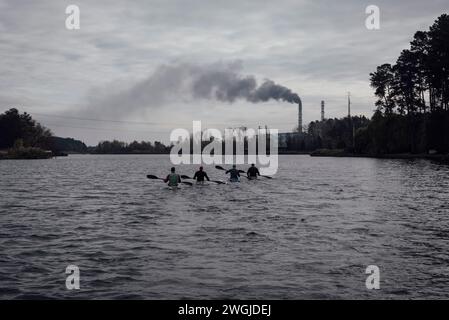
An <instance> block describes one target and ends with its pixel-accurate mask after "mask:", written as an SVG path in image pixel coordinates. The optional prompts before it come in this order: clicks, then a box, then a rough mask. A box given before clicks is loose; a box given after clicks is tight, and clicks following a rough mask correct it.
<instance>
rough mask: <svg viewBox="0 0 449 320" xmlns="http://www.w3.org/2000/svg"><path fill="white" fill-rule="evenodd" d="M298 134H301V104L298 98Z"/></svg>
mask: <svg viewBox="0 0 449 320" xmlns="http://www.w3.org/2000/svg"><path fill="white" fill-rule="evenodd" d="M298 132H299V133H301V132H302V102H301V99H300V98H299V97H298Z"/></svg>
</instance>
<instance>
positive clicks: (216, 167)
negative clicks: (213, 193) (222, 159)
mask: <svg viewBox="0 0 449 320" xmlns="http://www.w3.org/2000/svg"><path fill="white" fill-rule="evenodd" d="M215 169H218V170H225V168H223V167H222V166H215Z"/></svg>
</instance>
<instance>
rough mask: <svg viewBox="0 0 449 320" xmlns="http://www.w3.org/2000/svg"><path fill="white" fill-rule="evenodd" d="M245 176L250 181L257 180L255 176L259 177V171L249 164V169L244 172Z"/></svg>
mask: <svg viewBox="0 0 449 320" xmlns="http://www.w3.org/2000/svg"><path fill="white" fill-rule="evenodd" d="M246 175H247V176H248V178H250V179H257V176H260V172H259V169H257V168H256V165H255V164H254V163H253V164H251V167H250V168H249V169H248V171H247V172H246Z"/></svg>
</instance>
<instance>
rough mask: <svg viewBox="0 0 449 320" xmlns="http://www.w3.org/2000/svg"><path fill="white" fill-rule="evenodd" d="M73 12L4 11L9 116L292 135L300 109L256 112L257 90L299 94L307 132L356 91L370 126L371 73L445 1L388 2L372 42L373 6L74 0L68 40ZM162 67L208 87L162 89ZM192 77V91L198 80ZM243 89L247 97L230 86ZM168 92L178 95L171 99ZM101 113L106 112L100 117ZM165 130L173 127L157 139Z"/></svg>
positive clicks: (1, 88)
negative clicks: (259, 127) (215, 126)
mask: <svg viewBox="0 0 449 320" xmlns="http://www.w3.org/2000/svg"><path fill="white" fill-rule="evenodd" d="M72 3H73V1H66V0H62V1H56V0H41V1H30V0H0V59H1V61H2V63H1V64H0V74H1V77H0V112H2V111H4V110H6V109H7V108H9V107H12V106H17V107H21V108H22V109H26V110H27V111H29V112H31V113H32V112H33V111H34V112H36V113H48V114H60V115H61V114H62V115H64V114H68V115H75V114H79V113H81V112H82V110H89V111H87V112H86V114H85V115H84V116H85V117H89V116H92V117H93V116H96V117H97V116H101V117H102V118H108V119H109V118H112V119H117V118H123V120H144V121H151V122H161V123H163V122H165V123H172V125H171V126H172V127H173V126H182V125H185V123H186V121H190V120H191V118H192V117H195V118H196V119H198V118H200V119H202V120H204V121H206V120H207V121H210V122H214V123H215V122H217V123H218V122H220V123H222V124H223V125H237V124H246V123H250V122H251V121H254V110H257V120H258V123H260V124H268V125H271V126H275V127H277V128H279V129H281V130H284V131H286V130H290V129H291V128H293V126H294V125H295V123H296V108H291V107H289V106H286V107H285V108H284V104H285V103H278V102H276V101H272V100H269V101H267V102H264V103H259V104H258V105H257V106H256V105H254V104H253V102H254V101H258V100H257V98H255V97H254V95H253V94H254V92H255V91H254V90H256V89H255V88H262V89H266V88H273V86H272V85H273V83H271V82H266V84H263V83H264V79H271V80H272V81H274V83H276V84H281V85H282V86H283V87H285V88H290V89H291V92H292V93H293V92H299V93H300V96H301V99H302V100H303V101H302V102H303V110H304V121H305V122H308V121H312V120H315V119H319V117H320V101H321V100H325V101H326V114H327V116H329V117H339V116H342V115H344V114H345V112H346V106H345V96H346V92H347V91H351V93H352V97H353V99H352V102H353V111H354V113H357V114H365V115H367V116H369V115H371V113H372V110H373V108H374V107H373V101H374V99H373V93H372V90H371V88H370V87H369V82H368V78H369V72H371V71H373V70H374V68H375V67H376V66H377V65H379V64H382V63H384V62H394V60H395V58H396V57H397V56H398V54H399V53H400V51H401V50H402V49H403V48H406V47H407V46H408V42H409V41H410V39H411V37H412V36H413V33H414V32H415V31H416V30H420V29H421V30H422V29H427V28H428V26H429V25H431V24H432V23H433V21H434V19H435V18H436V17H437V16H439V15H440V14H442V13H443V12H445V11H447V1H446V0H445V1H442V0H434V1H431V2H422V1H420V0H400V1H386V0H379V1H376V3H375V4H376V5H378V6H379V7H380V13H381V29H380V30H378V31H370V30H367V29H366V28H365V18H366V14H365V8H366V6H368V5H370V4H373V3H372V2H371V1H360V0H345V1H325V0H314V1H312V0H308V1H305V0H280V1H259V0H247V1H234V0H229V1H226V2H223V1H204V0H170V1H166V0H151V1H147V0H145V1H144V0H136V1H133V2H132V3H130V2H129V1H125V0H114V1H105V0H99V1H87V0H77V1H76V3H77V5H79V7H80V9H81V29H80V30H78V31H69V30H66V29H65V18H66V14H65V8H66V6H68V5H69V4H72ZM216 61H223V66H222V68H229V62H231V65H232V64H233V63H232V62H233V61H242V62H243V66H244V69H238V68H240V67H239V66H234V68H237V69H235V70H234V71H233V72H234V74H233V73H232V72H231V73H226V72H221V73H220V72H218V73H217V72H216V73H215V74H213V72H212V73H211V72H210V66H212V65H214V63H215V62H216ZM161 66H165V67H161ZM181 66H183V67H181ZM204 66H209V67H204ZM164 68H168V69H170V68H184V69H183V70H181V71H182V72H187V73H188V72H189V69H191V68H199V69H200V71H201V72H203V80H204V81H199V82H198V85H196V86H195V85H194V86H193V87H189V86H187V88H186V86H185V81H184V80H183V79H186V78H183V77H181V78H180V79H177V78H173V77H166V78H164V76H166V75H167V74H169V73H170V72H168V73H165V75H164ZM168 69H167V70H168ZM203 69H204V70H203ZM219 70H221V69H219ZM165 71H166V70H165ZM178 71H179V70H178ZM246 75H253V76H249V77H248V76H246ZM235 76H236V77H237V78H233V77H235ZM154 77H156V78H157V79H158V81H156V82H155V79H156V78H154ZM186 77H187V78H188V79H190V80H189V81H187V82H188V83H190V84H192V83H193V84H194V83H195V79H196V78H195V77H192V76H191V75H187V76H186ZM211 79H212V80H211ZM256 80H257V81H256ZM152 81H153V82H152ZM164 81H168V82H169V83H164ZM208 81H209V82H208ZM236 81H238V83H239V86H238V87H233V86H232V85H230V83H237V82H236ZM167 85H172V88H177V90H174V91H173V93H172V94H170V92H167V91H166V88H167ZM161 86H162V87H161ZM283 87H275V88H278V89H280V90H278V93H279V95H278V97H279V98H280V99H282V97H283V94H285V93H287V94H289V92H288V91H286V90H285V89H284V88H283ZM149 88H151V90H150V89H149ZM259 93H261V94H262V93H264V92H262V91H261V92H259ZM268 96H270V94H269V95H268ZM195 97H201V99H195ZM256 97H263V95H256ZM209 98H211V99H210V100H209ZM232 99H236V100H235V101H234V103H233V104H232V105H230V104H229V101H232ZM261 100H263V99H261ZM12 104H13V105H12ZM287 105H288V104H287ZM94 106H96V107H95V108H93V107H94ZM108 106H110V107H111V109H108V108H107V107H108ZM142 106H144V108H141V107H142ZM88 107H89V108H88ZM103 107H104V108H103ZM156 107H158V108H156ZM255 108H256V109H255ZM95 110H102V112H101V113H100V112H99V113H98V114H91V112H95ZM122 110H128V111H130V112H122ZM148 110H151V111H148ZM211 110H214V112H211ZM124 115H126V116H124ZM236 119H240V121H241V122H240V123H238V122H237V120H236ZM39 120H40V121H42V122H43V123H44V124H48V125H49V126H51V125H50V124H52V125H54V124H56V125H59V126H58V127H56V126H54V131H55V133H57V134H60V135H64V136H75V137H79V138H82V139H84V140H86V142H88V143H96V142H97V141H98V140H100V139H105V138H110V137H112V136H113V137H117V138H122V139H125V140H130V139H134V138H136V139H149V138H151V137H152V134H151V133H150V134H148V133H142V134H135V133H131V132H127V131H125V130H130V131H131V130H135V131H138V129H139V128H134V127H131V125H130V126H128V127H126V128H123V127H114V126H112V125H109V126H106V125H104V126H105V127H104V128H99V129H101V130H110V131H100V130H90V129H89V130H85V129H76V127H82V126H86V127H87V126H88V124H87V123H79V122H75V121H69V120H66V121H65V122H62V121H56V120H52V121H50V120H49V119H47V118H40V119H39ZM64 125H66V126H64ZM68 125H70V126H71V127H69V126H68ZM99 126H100V125H98V127H99ZM89 127H92V128H94V127H97V126H96V125H94V123H92V124H90V125H89ZM162 129H164V130H168V129H169V126H167V127H166V128H154V130H155V131H156V130H162ZM111 130H112V131H111ZM150 136H151V137H150ZM166 136H167V134H163V135H161V136H160V137H158V138H159V139H164V137H166Z"/></svg>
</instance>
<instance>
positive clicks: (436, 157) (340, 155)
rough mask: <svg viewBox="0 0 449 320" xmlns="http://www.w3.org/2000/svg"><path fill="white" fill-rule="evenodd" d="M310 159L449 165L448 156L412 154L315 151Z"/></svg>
mask: <svg viewBox="0 0 449 320" xmlns="http://www.w3.org/2000/svg"><path fill="white" fill-rule="evenodd" d="M310 156H311V157H336V158H373V159H403V160H414V159H425V160H434V161H438V162H442V163H447V164H449V154H426V153H424V154H423V153H420V154H412V153H394V154H376V155H370V154H357V153H349V152H344V151H342V150H317V151H314V152H311V153H310Z"/></svg>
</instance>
